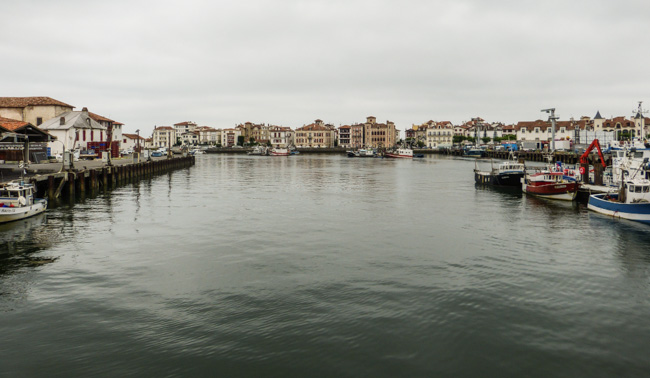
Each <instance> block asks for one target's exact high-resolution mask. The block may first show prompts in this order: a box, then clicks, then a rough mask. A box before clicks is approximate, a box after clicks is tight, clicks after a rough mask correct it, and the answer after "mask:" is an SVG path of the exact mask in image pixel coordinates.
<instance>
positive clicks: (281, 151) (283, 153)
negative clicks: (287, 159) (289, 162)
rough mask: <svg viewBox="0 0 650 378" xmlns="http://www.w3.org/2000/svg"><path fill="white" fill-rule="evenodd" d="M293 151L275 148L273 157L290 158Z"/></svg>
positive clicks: (272, 153)
mask: <svg viewBox="0 0 650 378" xmlns="http://www.w3.org/2000/svg"><path fill="white" fill-rule="evenodd" d="M289 155H291V151H289V150H288V149H286V148H274V149H272V150H271V156H289Z"/></svg>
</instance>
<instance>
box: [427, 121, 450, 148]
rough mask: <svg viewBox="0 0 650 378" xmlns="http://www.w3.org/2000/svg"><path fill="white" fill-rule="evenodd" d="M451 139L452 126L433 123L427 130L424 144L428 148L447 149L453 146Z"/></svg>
mask: <svg viewBox="0 0 650 378" xmlns="http://www.w3.org/2000/svg"><path fill="white" fill-rule="evenodd" d="M453 139H454V127H453V125H451V124H443V123H438V124H436V123H434V124H432V125H429V127H428V128H427V132H426V142H425V143H426V145H427V147H428V148H449V147H451V146H452V145H453Z"/></svg>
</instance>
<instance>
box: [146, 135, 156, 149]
mask: <svg viewBox="0 0 650 378" xmlns="http://www.w3.org/2000/svg"><path fill="white" fill-rule="evenodd" d="M144 148H147V149H153V148H154V147H153V138H145V140H144Z"/></svg>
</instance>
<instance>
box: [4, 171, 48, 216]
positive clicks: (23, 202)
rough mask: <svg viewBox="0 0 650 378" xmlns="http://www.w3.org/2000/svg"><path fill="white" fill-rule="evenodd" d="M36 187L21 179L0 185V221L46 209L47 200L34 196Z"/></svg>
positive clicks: (38, 212)
mask: <svg viewBox="0 0 650 378" xmlns="http://www.w3.org/2000/svg"><path fill="white" fill-rule="evenodd" d="M35 192H36V188H35V187H34V185H33V184H27V183H25V182H23V181H20V182H10V183H7V184H5V185H3V186H2V187H0V223H6V222H11V221H16V220H20V219H25V218H29V217H32V216H34V215H36V214H40V213H43V212H44V211H45V210H46V209H47V200H46V199H44V198H34V195H35Z"/></svg>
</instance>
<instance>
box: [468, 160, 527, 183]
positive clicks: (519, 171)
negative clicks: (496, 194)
mask: <svg viewBox="0 0 650 378" xmlns="http://www.w3.org/2000/svg"><path fill="white" fill-rule="evenodd" d="M525 172H526V171H525V166H524V164H522V163H519V162H517V161H514V160H508V161H504V162H502V163H500V164H499V165H498V166H497V168H494V165H492V168H491V169H490V170H489V171H481V170H479V169H478V167H475V168H474V181H475V182H476V183H477V184H483V185H497V186H516V187H518V186H520V185H521V179H522V178H523V177H524V174H525Z"/></svg>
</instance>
